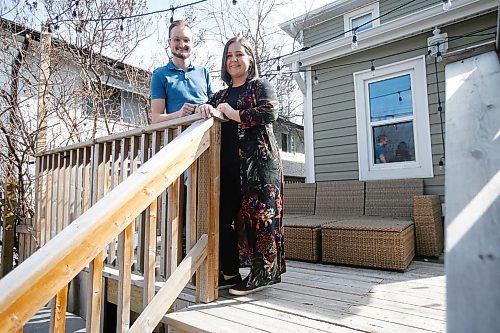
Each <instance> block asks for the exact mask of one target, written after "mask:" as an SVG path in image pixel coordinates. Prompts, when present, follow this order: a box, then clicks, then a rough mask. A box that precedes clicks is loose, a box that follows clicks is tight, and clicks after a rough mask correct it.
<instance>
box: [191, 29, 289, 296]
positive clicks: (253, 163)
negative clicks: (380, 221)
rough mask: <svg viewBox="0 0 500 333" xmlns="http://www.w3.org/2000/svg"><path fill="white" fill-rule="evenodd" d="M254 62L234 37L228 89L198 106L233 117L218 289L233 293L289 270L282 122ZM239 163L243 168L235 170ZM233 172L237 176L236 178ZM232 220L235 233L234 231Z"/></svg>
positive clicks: (225, 61) (226, 137)
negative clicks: (277, 127)
mask: <svg viewBox="0 0 500 333" xmlns="http://www.w3.org/2000/svg"><path fill="white" fill-rule="evenodd" d="M255 64H256V61H255V56H254V52H253V50H252V48H251V46H250V44H249V42H248V41H247V40H246V39H245V38H244V37H235V38H232V39H230V40H229V41H228V42H227V43H226V46H225V47H224V55H223V58H222V69H221V73H222V80H223V81H224V82H226V84H227V85H228V88H227V89H224V90H221V91H219V92H217V93H216V94H215V95H214V96H213V97H212V98H211V99H210V101H209V103H208V104H204V105H200V106H199V107H198V108H197V113H198V114H200V115H202V116H204V117H207V116H210V115H211V112H212V110H213V107H216V108H217V110H219V111H220V112H222V113H224V114H225V115H226V117H227V118H229V119H230V121H229V122H227V123H223V124H222V133H221V136H222V138H221V141H222V144H221V206H220V208H221V215H220V217H221V219H220V239H221V242H220V249H221V261H220V262H221V268H222V272H223V274H222V275H221V278H220V279H219V285H220V286H222V287H224V286H226V285H230V286H231V285H232V287H231V288H230V289H229V293H231V294H234V295H246V294H249V293H252V292H255V291H257V290H260V289H263V288H264V287H266V286H268V285H271V284H274V283H278V282H280V281H281V274H283V273H284V272H285V255H284V246H283V227H282V188H283V187H282V185H283V182H282V179H283V172H282V167H281V160H280V157H279V149H278V145H277V143H276V138H275V136H274V133H273V127H272V123H273V122H274V121H276V119H277V118H278V102H277V98H276V94H275V92H274V89H273V88H272V87H271V85H270V84H269V82H268V81H266V80H264V79H260V78H258V71H257V67H256V65H255ZM235 141H236V142H235ZM235 162H236V163H235ZM238 164H239V168H235V166H236V165H238ZM235 170H238V171H239V174H236V175H235ZM238 181H239V182H238ZM235 186H237V188H236V189H235ZM236 192H239V193H236ZM235 198H237V199H236V200H235ZM233 221H234V229H235V230H233V229H232V227H231V224H232V223H233ZM236 244H237V246H238V249H239V263H238V262H237V256H235V255H234V253H231V252H232V251H236V250H235V249H236ZM235 261H236V262H235ZM239 264H241V266H250V267H251V269H250V274H249V275H248V276H247V277H246V278H245V279H244V280H243V281H241V282H239V283H237V282H238V281H239V280H241V277H240V276H239V272H238V268H239V266H240V265H239ZM235 283H236V284H235Z"/></svg>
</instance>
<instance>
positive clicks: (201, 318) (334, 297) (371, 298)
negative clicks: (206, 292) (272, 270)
mask: <svg viewBox="0 0 500 333" xmlns="http://www.w3.org/2000/svg"><path fill="white" fill-rule="evenodd" d="M244 273H246V272H244ZM242 274H243V272H242ZM282 281H283V282H282V283H281V284H277V285H273V286H272V287H270V288H268V289H265V290H263V291H260V292H257V293H255V294H252V295H248V296H241V297H234V296H231V295H229V294H228V292H227V291H221V292H220V295H219V299H218V301H216V302H213V303H209V304H199V305H194V306H191V307H189V308H187V309H184V310H180V311H177V312H174V313H171V314H168V315H167V316H165V317H164V319H163V320H162V321H163V322H164V323H168V324H169V325H171V328H172V331H173V332H238V333H239V332H340V333H344V332H345V333H347V332H391V333H392V332H404V333H407V332H445V331H446V323H445V320H446V319H445V317H446V316H445V289H446V288H445V283H446V282H445V276H444V265H443V264H439V263H430V262H423V261H413V262H412V264H411V265H410V267H409V268H408V269H407V271H406V272H405V273H398V272H389V271H382V270H372V269H364V268H354V267H344V266H333V265H320V264H311V263H303V262H297V261H288V272H287V273H286V274H284V275H283V277H282Z"/></svg>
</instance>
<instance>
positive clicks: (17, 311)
mask: <svg viewBox="0 0 500 333" xmlns="http://www.w3.org/2000/svg"><path fill="white" fill-rule="evenodd" d="M213 124H214V119H213V118H210V119H206V120H200V121H198V122H196V123H194V124H193V125H191V126H190V127H189V128H188V129H187V130H186V131H184V132H183V133H182V134H180V135H179V136H178V137H177V138H175V139H174V140H173V141H172V142H171V143H170V144H168V145H167V146H165V147H164V148H162V149H161V150H160V151H159V152H158V153H157V154H156V155H154V156H153V157H152V158H151V159H149V160H148V161H147V162H146V163H145V164H143V165H142V166H141V167H140V168H139V169H138V170H137V171H136V172H135V173H134V174H132V175H131V176H129V177H128V178H127V179H125V180H124V181H123V182H122V183H120V184H119V185H118V186H117V187H115V188H114V189H113V190H112V191H111V192H109V193H108V194H107V195H105V196H104V197H103V198H102V199H101V200H99V201H98V202H97V203H96V204H95V205H94V206H92V207H91V208H89V210H87V211H86V212H85V213H83V214H82V215H81V216H80V217H79V218H77V219H76V220H75V221H74V222H73V223H72V224H70V225H69V226H67V227H66V228H65V229H64V230H62V231H61V232H60V233H59V234H57V235H56V236H55V237H54V238H52V239H51V240H50V241H49V242H48V243H46V244H45V245H44V246H43V247H42V248H41V249H40V250H39V251H37V252H35V253H34V254H33V255H32V256H31V257H29V258H28V259H27V260H26V261H24V262H23V263H22V264H21V265H20V266H19V267H17V268H16V269H15V270H14V271H13V272H11V273H10V274H8V275H7V276H6V277H5V278H3V279H2V280H0V295H1V300H0V327H1V328H2V331H4V330H5V331H6V332H17V331H18V330H19V329H20V328H22V326H23V325H24V324H25V323H26V322H27V320H28V319H29V318H31V317H32V316H33V315H34V314H35V313H36V312H37V311H38V309H39V308H40V307H42V306H43V305H44V304H46V303H47V302H48V301H49V300H50V299H51V298H52V297H54V295H56V294H57V293H58V292H59V291H60V290H61V289H62V288H64V287H65V286H66V285H67V284H68V283H69V282H70V281H71V280H72V279H73V278H74V277H75V276H76V274H78V272H80V271H81V270H82V269H83V268H84V267H85V265H87V264H88V263H90V262H91V261H92V260H93V259H94V258H95V257H96V256H98V255H99V254H100V253H101V251H102V250H103V249H104V248H105V246H106V245H107V244H108V243H110V242H111V241H112V240H113V239H114V238H115V237H117V236H118V235H119V234H120V233H121V232H122V231H123V230H124V229H125V228H126V227H127V226H128V225H130V223H132V221H133V220H134V218H135V217H137V216H138V215H139V214H140V213H141V212H142V211H143V210H144V209H146V208H147V207H148V206H149V205H150V204H151V203H152V201H153V200H156V198H157V197H158V196H159V195H160V194H161V193H162V192H163V191H164V190H165V189H166V188H167V187H168V186H170V185H171V184H172V183H173V182H174V181H175V180H176V179H177V178H178V177H179V176H180V175H181V174H182V173H183V172H184V170H186V169H187V168H188V167H189V166H190V165H191V164H192V163H193V162H194V161H196V159H197V158H198V157H199V156H200V155H201V154H202V153H203V152H204V151H205V150H207V149H208V147H209V146H210V129H211V128H212V126H213ZM183 276H184V275H183ZM182 280H184V278H183V279H182Z"/></svg>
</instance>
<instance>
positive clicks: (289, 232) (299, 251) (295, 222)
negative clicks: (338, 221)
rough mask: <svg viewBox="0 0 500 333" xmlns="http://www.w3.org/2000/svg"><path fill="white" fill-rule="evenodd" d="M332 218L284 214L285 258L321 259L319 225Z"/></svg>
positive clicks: (329, 221)
mask: <svg viewBox="0 0 500 333" xmlns="http://www.w3.org/2000/svg"><path fill="white" fill-rule="evenodd" d="M332 221H333V220H332V219H326V218H324V217H318V216H302V217H298V216H290V215H289V216H288V217H287V216H285V217H284V219H283V226H284V229H285V255H286V258H287V259H294V260H304V261H311V262H318V261H321V226H322V225H323V224H326V223H331V222H332Z"/></svg>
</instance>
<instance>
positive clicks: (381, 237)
mask: <svg viewBox="0 0 500 333" xmlns="http://www.w3.org/2000/svg"><path fill="white" fill-rule="evenodd" d="M321 233H322V246H323V251H322V256H323V262H326V263H334V264H347V265H356V266H368V267H376V268H385V269H393V270H399V271H404V270H405V269H406V268H407V267H408V265H409V264H410V262H411V260H412V259H413V257H414V255H415V239H414V237H415V233H414V227H413V222H412V221H410V220H408V219H401V218H399V219H398V218H382V217H375V216H366V217H356V218H349V219H343V220H340V221H336V222H333V223H328V224H325V225H323V227H322V231H321Z"/></svg>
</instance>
